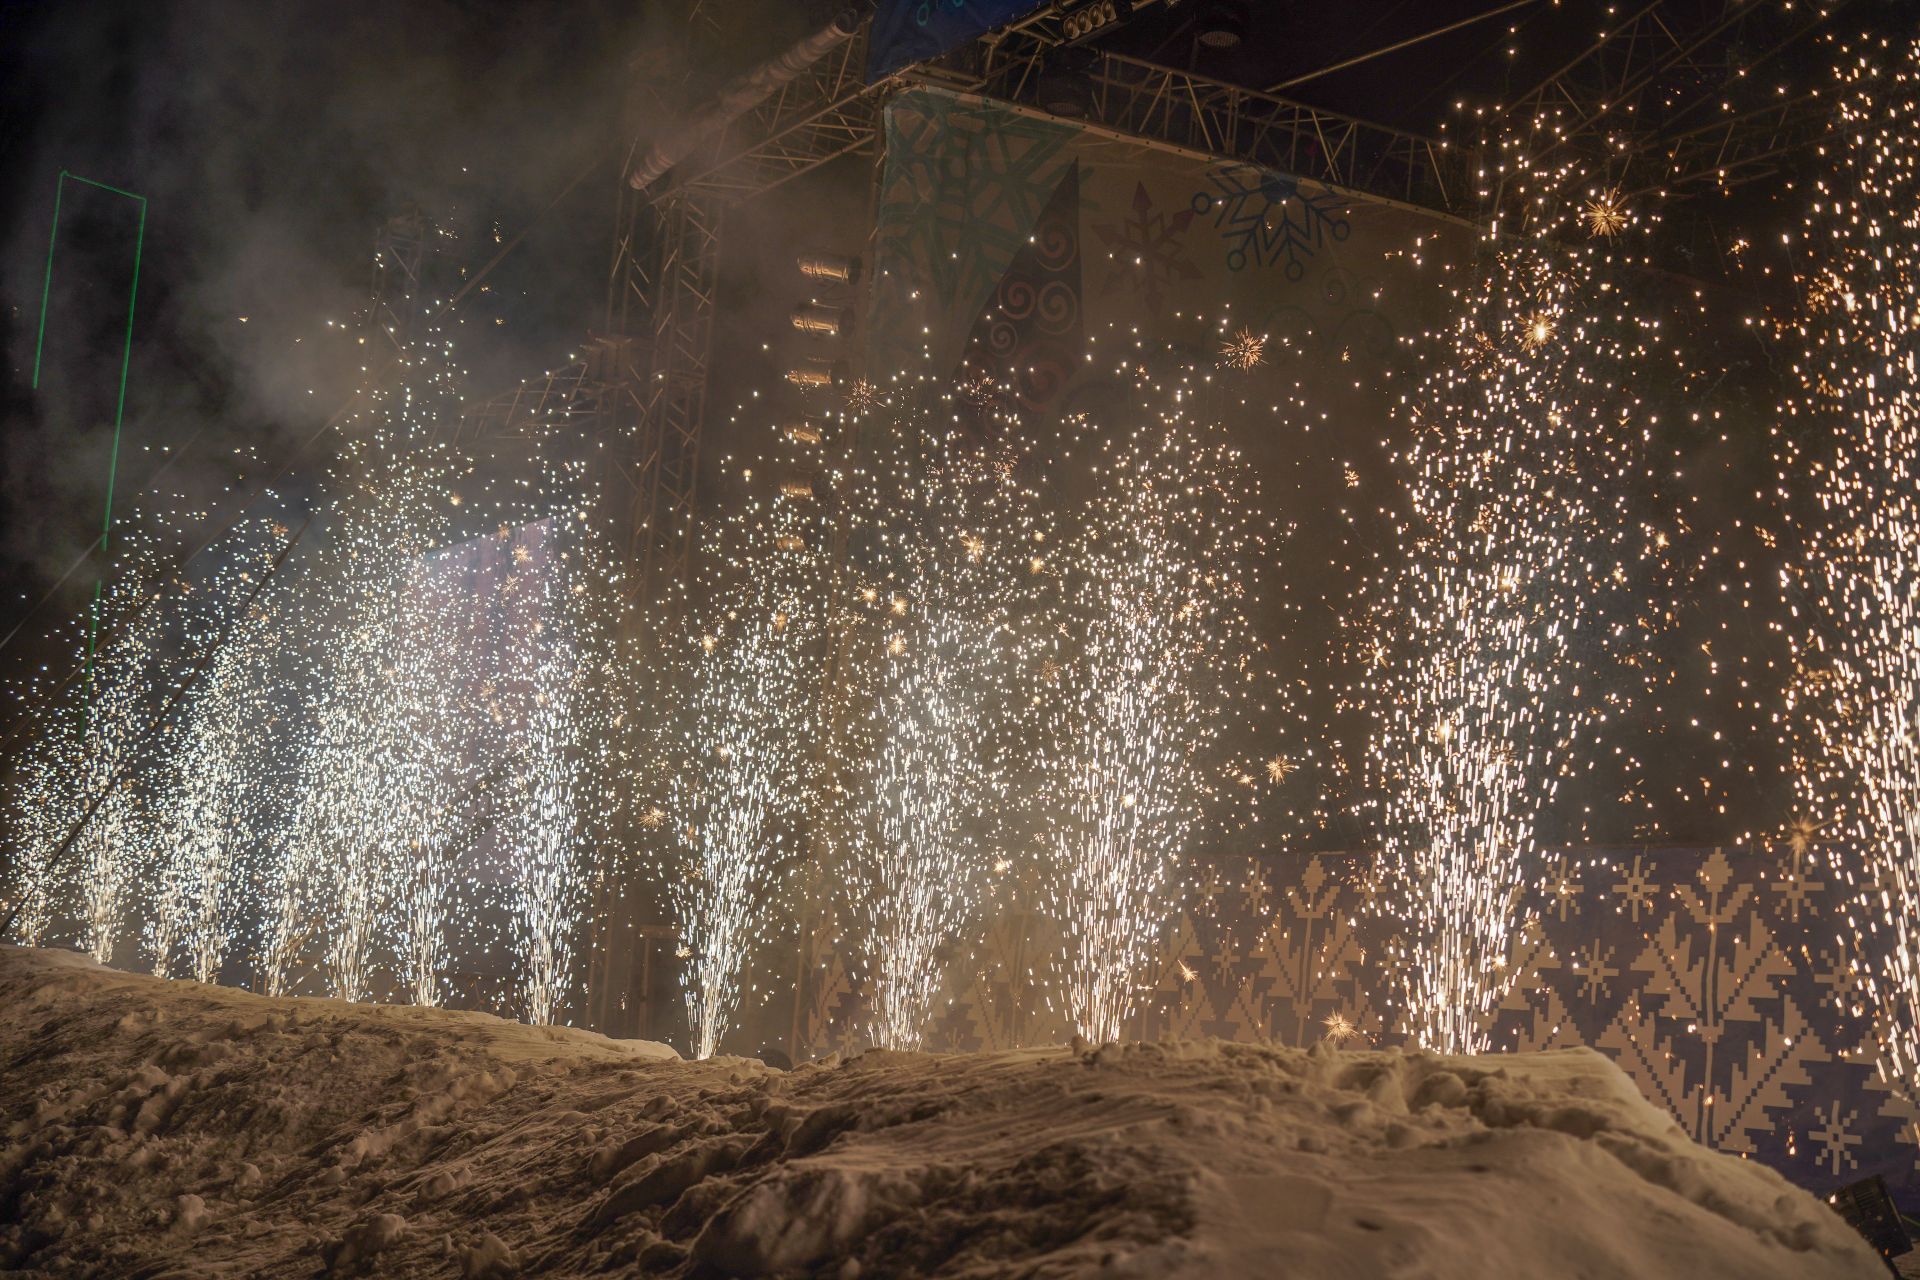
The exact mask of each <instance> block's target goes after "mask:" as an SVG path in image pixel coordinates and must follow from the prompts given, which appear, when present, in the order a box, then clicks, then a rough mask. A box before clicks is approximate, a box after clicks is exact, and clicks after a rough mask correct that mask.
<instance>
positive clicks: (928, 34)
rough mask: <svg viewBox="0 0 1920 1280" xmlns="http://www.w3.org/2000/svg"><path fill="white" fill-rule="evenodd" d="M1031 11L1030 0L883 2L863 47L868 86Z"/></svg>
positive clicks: (905, 0) (1032, 5) (900, 0)
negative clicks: (864, 47) (865, 49)
mask: <svg viewBox="0 0 1920 1280" xmlns="http://www.w3.org/2000/svg"><path fill="white" fill-rule="evenodd" d="M1035 7H1036V6H1035V4H1034V0H881V3H880V8H879V11H878V12H876V13H875V14H874V15H873V28H872V35H871V36H870V37H869V39H868V43H867V83H868V84H872V83H873V82H874V81H875V80H878V79H880V78H881V77H883V76H889V75H892V74H893V73H894V72H896V71H898V70H900V68H902V67H910V66H912V65H913V64H914V63H916V62H925V61H926V60H927V59H929V58H937V57H939V56H940V55H941V54H943V53H945V52H946V51H947V50H949V49H951V48H953V47H954V46H956V45H959V44H964V43H965V42H966V41H968V40H971V39H973V38H974V37H975V36H981V35H985V34H986V33H987V32H989V31H991V30H993V29H994V28H995V27H998V26H1003V25H1005V24H1006V23H1009V22H1011V21H1013V20H1014V19H1015V18H1018V17H1020V16H1021V15H1023V14H1026V13H1029V12H1031V11H1032V10H1033V9H1034V8H1035Z"/></svg>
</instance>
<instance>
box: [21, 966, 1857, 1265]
mask: <svg viewBox="0 0 1920 1280" xmlns="http://www.w3.org/2000/svg"><path fill="white" fill-rule="evenodd" d="M0 1271H5V1272H6V1274H24V1275H28V1276H33V1275H43V1274H44V1275H59V1276H68V1275H103V1276H104V1275H112V1276H134V1275H139V1276H148V1277H167V1276H178V1277H186V1276H193V1277H212V1276H313V1275H384V1276H449V1277H463V1278H464V1280H504V1278H507V1277H517V1276H539V1275H577V1274H586V1273H591V1272H612V1273H616V1274H647V1275H667V1276H690V1277H697V1276H720V1275H736V1276H780V1275H789V1276H800V1275H808V1276H812V1275H823V1276H831V1277H842V1278H847V1280H851V1278H853V1277H875V1276H890V1275H942V1276H960V1275H965V1276H996V1275H1047V1276H1072V1275H1082V1274H1085V1275H1096V1274H1097V1275H1103V1276H1141V1277H1147V1276H1152V1277H1161V1276H1168V1275H1176V1276H1193V1277H1201V1276H1209V1277H1211V1276H1262V1277H1265V1276H1275V1275H1286V1276H1291V1277H1353V1278H1354V1280H1363V1278H1364V1280H1379V1278H1382V1277H1422V1278H1427V1280H1441V1278H1444V1277H1456V1276H1457V1277H1489V1276H1547V1275H1551V1276H1558V1277H1592V1278H1598V1277H1611V1276H1620V1277H1629V1276H1630V1277H1635V1278H1636V1280H1652V1278H1657V1277H1667V1276H1671V1277H1676V1278H1677V1277H1686V1278H1687V1280H1696V1278H1701V1277H1714V1276H1727V1277H1733V1276H1739V1277H1743V1278H1744V1277H1753V1276H1795V1277H1804V1278H1806V1280H1819V1278H1821V1277H1829V1276H1831V1277H1841V1276H1860V1277H1866V1276H1878V1275H1884V1274H1885V1271H1884V1268H1883V1266H1882V1264H1881V1263H1880V1262H1879V1260H1878V1259H1877V1258H1876V1257H1875V1255H1874V1254H1873V1252H1872V1251H1871V1250H1870V1249H1869V1248H1868V1247H1867V1246H1866V1244H1865V1243H1864V1242H1863V1241H1861V1240H1860V1239H1858V1238H1857V1237H1856V1236H1855V1235H1854V1234H1853V1233H1852V1231H1851V1230H1849V1229H1848V1227H1847V1226H1846V1224H1845V1223H1843V1222H1842V1221H1841V1220H1840V1219H1839V1217H1838V1216H1837V1215H1835V1214H1834V1213H1833V1212H1832V1211H1831V1210H1829V1209H1828V1208H1827V1207H1826V1206H1825V1205H1823V1204H1821V1203H1820V1202H1818V1201H1817V1200H1815V1199H1814V1198H1812V1197H1811V1196H1808V1195H1807V1194H1806V1193H1804V1192H1802V1191H1799V1190H1797V1189H1795V1188H1794V1187H1792V1186H1791V1185H1789V1184H1788V1183H1787V1182H1786V1181H1785V1180H1784V1179H1782V1178H1781V1177H1780V1176H1779V1175H1777V1174H1775V1173H1774V1172H1773V1171H1772V1170H1769V1169H1766V1168H1764V1167H1762V1166H1759V1165H1757V1164H1753V1163H1751V1162H1748V1161H1743V1160H1739V1159H1736V1158H1733V1157H1730V1156H1722V1155H1716V1154H1713V1153H1711V1152H1708V1151H1706V1150H1704V1149H1702V1148H1700V1147H1698V1146H1695V1145H1694V1144H1692V1143H1691V1142H1689V1141H1688V1140H1687V1138H1686V1137H1685V1136H1684V1135H1683V1134H1682V1133H1681V1132H1680V1130H1679V1129H1678V1128H1677V1127H1676V1126H1674V1125H1673V1123H1672V1122H1671V1121H1670V1120H1669V1119H1668V1117H1667V1116H1666V1115H1665V1114H1664V1113H1663V1112H1661V1111H1659V1110H1658V1109H1656V1108H1654V1107H1653V1106H1651V1105H1650V1104H1648V1103H1647V1102H1646V1101H1645V1100H1644V1099H1643V1098H1641V1097H1640V1095H1639V1094H1638V1093H1637V1092H1636V1091H1635V1090H1634V1088H1633V1085H1632V1084H1631V1083H1630V1082H1629V1081H1628V1080H1627V1078H1626V1077H1625V1076H1624V1075H1622V1074H1621V1073H1620V1072H1619V1070H1617V1069H1616V1068H1615V1067H1614V1066H1613V1065H1612V1064H1611V1063H1609V1062H1608V1061H1607V1060H1606V1059H1604V1058H1602V1057H1600V1056H1599V1055H1597V1054H1594V1053H1592V1052H1589V1051H1587V1050H1567V1051H1559V1052H1553V1053H1543V1054H1532V1055H1516V1056H1503V1057H1486V1058H1443V1057H1437V1056H1432V1055H1426V1054H1400V1053H1394V1052H1354V1053H1346V1052H1327V1051H1323V1050H1319V1049H1316V1050H1314V1051H1312V1052H1301V1051H1297V1050H1291V1049H1279V1048H1267V1047H1261V1046H1254V1045H1241V1044H1229V1043H1223V1042H1219V1041H1191V1042H1170V1043H1163V1044H1150V1045H1108V1046H1105V1047H1103V1048H1099V1049H1095V1050H1092V1051H1079V1050H1076V1049H1070V1048H1052V1049H1031V1050H1022V1051H1017V1052H1010V1053H997V1054H965V1055H953V1056H940V1055H925V1054H891V1053H880V1052H874V1053H867V1054H864V1055H861V1056H859V1057H857V1058H852V1059H849V1060H845V1061H842V1060H839V1059H837V1058H836V1059H829V1060H826V1061H823V1062H819V1063H814V1064H809V1065H806V1066H803V1067H800V1068H798V1069H797V1070H795V1071H792V1072H784V1073H783V1072H779V1071H775V1070H772V1069H769V1068H767V1067H764V1066H762V1065H761V1064H760V1063H758V1062H752V1061H746V1060H742V1059H737V1058H736V1059H718V1060H714V1061H709V1062H691V1063H690V1062H681V1061H679V1060H677V1058H675V1056H674V1055H673V1052H672V1050H670V1049H666V1048H665V1047H664V1046H659V1045H649V1044H646V1043H644V1042H623V1041H614V1040H608V1039H606V1038H604V1037H601V1036H596V1035H592V1034H590V1033H586V1032H579V1031H572V1030H566V1029H560V1028H533V1027H525V1026H521V1025H519V1024H516V1023H510V1022H503V1021H501V1020H499V1019H496V1018H491V1017H487V1016H484V1015H479V1014H462V1013H448V1012H443V1011H438V1010H427V1009H412V1008H393V1007H384V1006H375V1005H348V1004H342V1003H339V1002H337V1001H328V1000H272V999H266V998H264V997H260V996H254V995H250V994H248V993H246V992H241V991H234V990H229V989H224V988H217V987H207V986H201V985H198V984H195V983H187V982H163V981H161V980H159V979H155V978H149V977H143V976H136V975H130V974H123V973H116V972H114V971H111V970H107V969H102V968H99V967H97V966H95V965H93V964H92V963H91V962H90V961H88V960H86V959H84V958H81V957H78V956H74V955H71V954H67V953H62V952H45V951H27V950H22V949H19V948H12V947H0Z"/></svg>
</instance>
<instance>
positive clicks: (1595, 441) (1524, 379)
mask: <svg viewBox="0 0 1920 1280" xmlns="http://www.w3.org/2000/svg"><path fill="white" fill-rule="evenodd" d="M1551 136H1552V131H1551V127H1550V123H1547V122H1543V123H1542V124H1541V131H1536V133H1535V134H1534V135H1531V136H1529V137H1524V138H1521V137H1513V138H1508V139H1505V140H1503V142H1502V144H1501V159H1502V163H1501V164H1500V165H1499V166H1498V171H1499V172H1501V173H1502V174H1503V175H1505V176H1506V181H1507V183H1508V192H1507V195H1508V196H1509V197H1510V199H1509V201H1508V203H1509V204H1510V206H1511V207H1514V208H1524V209H1526V210H1527V213H1526V214H1525V215H1524V216H1523V217H1520V218H1519V219H1518V220H1517V221H1515V220H1514V219H1504V220H1503V219H1501V218H1495V219H1494V220H1493V221H1492V223H1491V224H1490V226H1489V228H1488V229H1487V231H1486V233H1485V235H1484V237H1483V241H1482V244H1481V246H1480V255H1479V256H1480V263H1479V269H1478V270H1477V271H1476V272H1475V273H1474V275H1475V279H1474V282H1473V283H1472V284H1471V285H1470V286H1468V287H1466V288H1465V289H1463V290H1462V291H1461V293H1460V295H1459V296H1458V299H1457V301H1458V318H1457V320H1456V321H1455V322H1454V323H1453V325H1452V326H1451V328H1450V329H1448V330H1447V331H1446V332H1445V333H1444V334H1442V335H1440V337H1439V341H1438V342H1437V343H1436V344H1435V347H1436V350H1435V351H1434V352H1433V353H1432V355H1431V356H1430V357H1429V359H1430V360H1431V361H1432V367H1431V368H1430V370H1429V372H1428V373H1427V374H1426V376H1425V377H1424V378H1422V379H1421V381H1420V382H1419V384H1418V386H1417V388H1416V389H1415V390H1414V391H1413V392H1412V393H1411V394H1410V395H1408V396H1407V397H1405V399H1404V400H1403V402H1402V403H1403V413H1404V416H1405V418H1406V420H1407V421H1408V422H1409V423H1410V425H1411V426H1412V427H1413V429H1414V432H1415V435H1414V439H1413V442H1412V444H1411V445H1410V446H1408V447H1407V448H1406V449H1405V450H1404V451H1402V452H1401V453H1400V454H1399V455H1398V458H1397V462H1398V464H1399V466H1400V469H1401V471H1402V473H1403V475H1404V477H1405V481H1406V488H1407V495H1408V511H1407V514H1406V516H1405V519H1404V523H1403V524H1402V526H1401V529H1400V534H1401V542H1402V546H1403V548H1404V550H1405V552H1406V556H1405V559H1404V561H1403V562H1402V563H1400V564H1398V565H1395V566H1393V567H1392V568H1390V569H1389V570H1388V571H1387V573H1386V575H1385V579H1384V581H1383V582H1382V583H1380V584H1379V590H1378V591H1377V592H1376V593H1375V594H1374V597H1373V599H1374V605H1375V607H1376V608H1377V609H1378V610H1379V614H1378V616H1377V617H1376V631H1375V635H1376V639H1375V642H1374V644H1373V646H1372V652H1371V653H1370V654H1369V655H1368V657H1369V660H1370V662H1369V665H1370V670H1369V672H1368V674H1367V676H1366V678H1365V684H1366V685H1367V688H1368V694H1367V697H1368V701H1369V703H1370V707H1371V710H1372V713H1373V718H1374V722H1375V729H1374V737H1373V742H1372V748H1371V765H1372V767H1373V769H1374V771H1375V776H1376V779H1377V782H1378V784H1379V786H1380V788H1381V790H1382V792H1383V794H1384V800H1383V802H1382V805H1381V818H1382V826H1383V837H1384V845H1385V858H1384V866H1385V874H1386V877H1387V880H1388V883H1389V886H1390V892H1387V893H1383V894H1381V895H1380V897H1379V899H1378V900H1379V902H1380V904H1381V909H1382V910H1384V911H1387V912H1390V913H1391V914H1392V916H1393V917H1394V921H1395V924H1396V925H1397V927H1398V929H1399V935H1398V940H1397V942H1396V944H1395V946H1394V949H1393V950H1394V954H1393V955H1392V957H1391V960H1392V964H1391V966H1390V967H1391V969H1392V971H1393V981H1394V985H1395V995H1396V998H1397V1001H1398V1003H1399V1005H1400V1010H1399V1012H1400V1017H1401V1019H1402V1024H1403V1026H1404V1027H1405V1029H1406V1030H1407V1031H1408V1033H1409V1034H1411V1035H1412V1037H1413V1038H1414V1040H1415V1041H1416V1042H1417V1043H1419V1044H1422V1045H1425V1046H1427V1047H1430V1048H1433V1049H1437V1050H1440V1051H1442V1052H1449V1053H1467V1052H1477V1051H1484V1050H1485V1049H1487V1048H1488V1047H1489V1044H1490V1041H1489V1029H1490V1022H1491V1018H1492V1016H1493V1011H1494V1009H1495V1008H1496V1007H1497V1006H1498V1005H1499V1003H1500V1001H1501V1000H1502V998H1503V997H1504V996H1505V995H1506V993H1507V991H1508V990H1509V989H1510V988H1511V985H1512V983H1513V981H1514V979H1515V977H1516V976H1517V975H1516V974H1515V973H1514V972H1513V970H1512V969H1511V968H1510V967H1508V963H1507V961H1508V951H1509V947H1510V945H1511V943H1512V941H1513V939H1514V938H1515V937H1516V936H1517V935H1518V934H1519V933H1520V932H1521V931H1522V929H1523V928H1524V926H1525V924H1526V920H1525V916H1524V910H1523V908H1522V906H1521V905H1520V904H1521V900H1522V898H1523V896H1524V893H1525V888H1526V885H1527V884H1528V883H1529V877H1530V876H1534V875H1535V871H1534V863H1535V859H1536V856H1537V854H1538V851H1539V839H1540V827H1541V820H1542V815H1543V814H1544V813H1546V812H1548V811H1549V809H1550V807H1551V805H1552V803H1553V800H1554V798H1555V795H1556V793H1557V791H1558V789H1559V786H1560V784H1561V782H1562V780H1563V779H1564V778H1566V777H1567V776H1569V775H1570V774H1571V773H1572V771H1573V768H1574V752H1575V747H1576V744H1577V743H1578V742H1579V740H1580V738H1581V735H1582V734H1583V733H1584V732H1585V731H1587V730H1588V729H1589V728H1590V727H1592V726H1593V725H1595V724H1596V723H1597V722H1599V721H1601V720H1604V719H1605V718H1606V717H1607V715H1608V713H1609V705H1610V703H1612V702H1614V701H1617V699H1618V698H1619V697H1620V693H1619V690H1618V687H1617V684H1616V683H1614V682H1610V681H1608V680H1607V679H1606V678H1605V676H1604V674H1603V672H1604V670H1605V668H1606V666H1607V664H1608V663H1610V662H1611V661H1613V660H1614V659H1615V658H1617V657H1618V656H1619V651H1621V650H1622V649H1624V648H1625V647H1627V646H1629V645H1631V644H1633V643H1636V642H1638V641H1639V640H1640V639H1642V637H1641V636H1640V635H1639V628H1640V627H1642V626H1644V625H1645V624H1644V622H1640V623H1630V622H1629V620H1632V619H1634V618H1636V616H1639V617H1641V618H1644V616H1645V614H1646V612H1647V611H1646V610H1645V609H1644V608H1641V607H1640V606H1639V605H1638V604H1637V603H1636V599H1637V596H1638V595H1639V594H1640V593H1643V592H1644V589H1645V585H1646V584H1645V579H1646V573H1645V566H1646V564H1647V562H1650V561H1651V562H1657V561H1658V560H1659V559H1660V558H1661V556H1662V551H1663V549H1664V548H1665V547H1666V545H1667V542H1668V538H1667V535H1666V533H1665V532H1664V531H1663V530H1661V529H1659V528H1656V527H1655V525H1654V524H1653V523H1650V522H1649V521H1647V520H1646V519H1645V518H1643V517H1642V516H1640V515H1639V514H1638V513H1637V511H1636V509H1635V508H1634V506H1633V505H1632V503H1633V502H1635V501H1640V500H1642V499H1643V498H1644V490H1643V494H1642V495H1641V497H1634V496H1632V495H1634V487H1633V486H1634V485H1636V484H1639V483H1640V482H1642V481H1650V480H1651V477H1652V471H1651V468H1650V465H1649V463H1648V459H1647V457H1646V453H1647V448H1646V442H1647V440H1648V438H1649V430H1650V427H1651V426H1652V424H1653V423H1654V422H1656V421H1657V418H1656V417H1655V415H1653V414H1652V413H1651V412H1650V411H1649V410H1648V409H1647V407H1646V405H1645V404H1644V403H1643V401H1642V398H1641V394H1642V393H1641V389H1642V388H1643V387H1644V386H1645V385H1646V382H1647V379H1648V377H1649V374H1650V371H1651V370H1652V369H1653V367H1654V366H1653V360H1654V359H1655V357H1656V354H1662V353H1663V347H1662V343H1663V338H1662V335H1661V334H1660V331H1659V325H1658V322H1657V321H1649V320H1647V319H1644V318H1642V317H1640V316H1639V315H1638V314H1637V313H1636V312H1635V310H1634V309H1633V307H1632V305H1631V304H1630V303H1629V301H1628V300H1627V298H1626V297H1625V296H1624V291H1623V290H1622V289H1621V288H1620V287H1619V284H1620V279H1619V276H1618V269H1619V268H1621V267H1623V266H1625V265H1627V264H1629V263H1631V262H1632V261H1633V259H1632V258H1631V256H1630V254H1629V253H1627V252H1626V251H1624V249H1623V248H1622V247H1621V246H1622V242H1623V241H1627V240H1628V239H1629V238H1630V237H1632V236H1634V235H1637V234H1639V233H1640V232H1641V231H1642V230H1644V228H1643V226H1642V225H1641V224H1640V223H1639V222H1638V221H1637V220H1636V219H1634V218H1633V217H1632V216H1631V214H1630V211H1629V210H1627V209H1626V208H1625V207H1624V206H1623V204H1622V203H1621V201H1620V199H1619V197H1618V196H1617V194H1615V193H1614V192H1612V191H1611V190H1602V189H1597V188H1588V189H1586V193H1585V196H1584V197H1583V198H1579V199H1576V198H1575V197H1574V193H1577V192H1580V191H1581V190H1582V187H1581V184H1580V182H1579V179H1578V173H1577V171H1576V170H1575V169H1574V168H1572V167H1570V166H1561V167H1557V168H1553V169H1551V170H1536V169H1535V168H1534V167H1533V166H1532V165H1531V164H1530V162H1529V160H1528V155H1529V154H1530V153H1531V152H1533V151H1534V150H1535V149H1543V148H1542V144H1541V140H1542V139H1545V138H1550V137H1551ZM1543 209H1561V210H1563V212H1562V213H1561V214H1560V215H1559V216H1546V215H1545V214H1543V213H1542V212H1541V211H1542V210H1543ZM1653 488H1655V489H1656V490H1657V485H1654V486H1653ZM1673 527H1674V524H1673V522H1672V521H1669V522H1667V525H1666V528H1668V529H1671V528H1673Z"/></svg>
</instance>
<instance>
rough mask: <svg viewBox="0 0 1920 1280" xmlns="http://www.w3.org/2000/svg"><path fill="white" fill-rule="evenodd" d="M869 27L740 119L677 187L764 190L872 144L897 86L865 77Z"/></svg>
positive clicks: (723, 192) (736, 193)
mask: <svg viewBox="0 0 1920 1280" xmlns="http://www.w3.org/2000/svg"><path fill="white" fill-rule="evenodd" d="M866 65H867V26H866V25H865V24H862V25H861V27H860V30H859V31H858V32H857V33H856V34H855V35H854V36H853V37H852V38H851V39H848V40H846V41H844V42H843V43H841V44H840V45H839V46H838V47H836V48H835V49H834V50H833V51H832V52H830V53H828V54H827V56H826V57H824V58H822V59H820V61H819V62H816V63H815V64H814V65H813V66H812V67H810V68H808V70H807V71H806V72H805V73H804V74H803V75H801V76H800V77H799V78H798V79H795V80H794V81H792V82H791V83H789V84H786V85H783V86H781V87H780V88H779V89H778V90H776V91H775V92H774V94H773V96H772V97H770V98H768V99H767V100H766V101H765V102H762V103H761V104H759V105H758V106H756V107H754V108H753V109H752V110H750V111H748V112H746V114H744V115H742V116H741V117H740V118H739V119H737V120H734V121H732V122H731V123H730V124H728V126H727V127H726V129H725V130H724V131H723V132H722V133H721V134H720V135H719V136H718V138H717V139H716V140H715V144H714V145H713V147H712V148H711V150H710V154H709V155H708V156H707V158H705V159H704V160H702V161H698V162H693V163H690V164H688V165H685V166H682V169H683V171H682V172H679V173H676V174H675V175H674V177H673V180H672V182H671V183H670V186H669V191H670V193H672V194H701V195H708V196H712V197H714V198H715V199H720V200H741V199H747V198H750V197H753V196H757V195H762V194H764V193H766V192H768V191H771V190H773V189H774V188H775V187H778V186H780V185H782V184H784V183H787V182H791V181H792V180H793V179H795V178H797V177H799V176H800V175H801V174H804V173H810V172H812V171H813V170H815V169H817V168H819V167H820V166H821V165H823V164H826V163H827V162H828V161H830V160H837V159H839V158H840V157H841V156H844V155H848V154H851V153H853V152H855V151H860V150H863V149H866V150H871V149H872V148H873V147H874V146H875V145H876V144H877V140H878V138H879V135H880V125H881V116H880V112H881V107H882V105H883V104H884V103H885V100H886V97H887V95H888V94H889V93H890V92H891V91H892V90H893V88H894V87H895V86H894V85H893V83H892V82H890V81H882V82H880V83H879V84H874V85H869V84H867V82H866Z"/></svg>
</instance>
